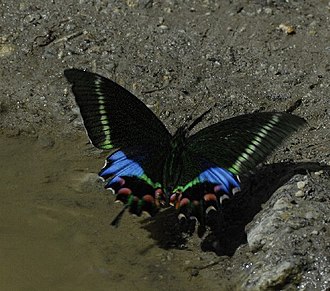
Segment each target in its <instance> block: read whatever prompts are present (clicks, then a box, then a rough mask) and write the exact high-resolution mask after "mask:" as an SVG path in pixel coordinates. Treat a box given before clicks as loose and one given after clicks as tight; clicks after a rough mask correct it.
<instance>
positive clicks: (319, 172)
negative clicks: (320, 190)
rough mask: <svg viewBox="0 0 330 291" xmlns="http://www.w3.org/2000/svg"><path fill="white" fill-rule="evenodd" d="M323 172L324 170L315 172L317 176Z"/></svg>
mask: <svg viewBox="0 0 330 291" xmlns="http://www.w3.org/2000/svg"><path fill="white" fill-rule="evenodd" d="M322 174H323V170H320V171H318V172H315V173H314V175H315V176H321V175H322Z"/></svg>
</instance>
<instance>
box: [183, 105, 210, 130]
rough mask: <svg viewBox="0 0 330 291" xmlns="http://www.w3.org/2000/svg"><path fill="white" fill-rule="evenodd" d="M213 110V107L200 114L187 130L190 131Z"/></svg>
mask: <svg viewBox="0 0 330 291" xmlns="http://www.w3.org/2000/svg"><path fill="white" fill-rule="evenodd" d="M212 109H213V107H211V108H209V109H208V110H206V111H205V112H204V113H202V114H201V115H200V116H199V117H197V118H196V119H195V120H194V121H193V122H192V124H190V125H189V127H188V130H189V131H190V130H192V129H193V128H194V127H195V126H196V125H197V124H198V123H200V122H201V121H202V120H203V118H204V117H205V115H207V114H209V113H210V112H211V110H212Z"/></svg>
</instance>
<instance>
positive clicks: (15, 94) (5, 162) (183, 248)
mask: <svg viewBox="0 0 330 291" xmlns="http://www.w3.org/2000/svg"><path fill="white" fill-rule="evenodd" d="M0 15H1V17H0V65H1V66H0V68H1V69H0V75H1V78H0V119H1V122H0V128H1V132H2V135H1V138H0V156H1V164H0V170H1V171H0V173H1V180H0V197H1V201H2V203H1V206H0V207H1V209H0V260H1V267H0V289H1V290H44V289H48V290H129V289H131V290H155V289H159V290H168V289H171V290H197V289H198V290H226V289H237V290H270V289H272V290H275V289H276V290H279V289H283V290H295V289H299V290H328V288H330V282H329V277H330V269H329V265H330V264H329V253H330V252H329V245H330V238H329V221H330V206H329V189H330V183H329V174H328V168H327V167H326V165H329V163H330V161H329V153H330V146H329V144H330V130H329V124H330V111H329V109H330V108H329V107H330V105H329V104H330V102H329V96H330V88H329V84H330V62H329V60H330V42H329V27H330V4H329V3H328V1H320V0H313V1H281V0H274V1H270V0H269V1H268V0H267V1H266V0H265V1H261V0H259V1H257V0H256V1H212V0H208V1H170V0H168V1H167V0H165V1H155V0H126V1H102V0H97V1H86V0H81V1H72V0H71V1H63V0H49V1H40V0H32V1H25V0H22V1H9V0H3V1H2V2H1V3H0ZM68 67H77V68H82V69H88V70H91V71H95V72H97V73H99V74H102V75H104V76H107V77H109V78H111V79H113V80H115V81H116V82H118V83H120V84H121V85H123V86H124V87H126V88H127V89H129V90H130V91H131V92H133V93H134V94H135V95H137V96H139V98H141V100H143V101H144V102H145V103H146V104H147V105H148V106H150V108H151V109H152V110H153V111H154V112H155V114H157V116H159V117H160V119H161V120H162V121H163V122H164V123H165V124H166V126H167V127H168V128H169V129H170V130H171V131H174V130H175V128H176V127H177V126H179V125H180V124H182V122H183V120H184V119H185V118H187V117H188V116H190V115H193V116H197V115H198V114H200V113H202V112H203V111H205V110H206V109H208V108H210V107H213V106H214V105H216V107H215V108H214V109H213V111H212V114H211V115H210V116H209V117H208V118H206V119H205V121H204V122H203V124H202V125H201V126H207V125H209V124H211V123H214V122H216V121H219V120H221V119H223V118H227V117H231V116H234V115H238V114H242V113H247V112H254V111H285V110H286V109H288V108H289V107H291V106H294V105H296V106H295V110H294V113H295V114H297V115H299V116H301V117H304V118H305V119H306V120H307V121H308V126H307V127H306V128H305V129H303V130H301V131H300V132H299V133H297V134H296V135H294V136H293V137H292V139H290V140H289V141H288V142H287V143H286V144H285V145H284V146H283V147H281V148H280V149H279V150H278V151H276V153H274V154H273V155H272V156H271V157H270V158H269V163H270V164H272V165H268V166H265V167H263V168H261V169H259V170H257V171H256V172H255V173H254V174H250V175H249V176H247V177H243V180H244V181H243V186H245V189H249V191H248V190H245V191H243V194H244V193H245V194H247V195H245V196H240V197H238V198H237V200H235V201H233V202H232V203H231V204H230V205H229V206H228V209H227V210H226V212H225V218H226V221H227V223H228V225H229V226H228V231H227V232H226V233H225V236H221V239H219V237H218V238H217V240H215V239H214V237H212V236H209V237H207V238H205V239H204V240H200V238H198V237H197V235H194V236H192V237H187V238H182V237H180V236H179V234H178V233H177V229H176V226H175V214H174V213H173V211H171V210H168V211H165V212H163V213H160V215H159V216H157V217H156V218H155V219H153V220H150V219H145V218H135V217H131V216H128V215H127V216H124V219H123V223H122V225H121V227H120V228H118V229H113V228H111V227H110V226H109V223H110V221H111V219H112V218H113V216H114V215H115V214H116V213H117V212H118V211H119V210H120V208H121V207H120V206H119V205H117V204H114V202H113V200H114V199H113V197H112V196H111V195H109V193H108V192H106V191H105V190H103V187H102V184H101V183H100V182H99V181H98V180H97V178H96V175H95V173H97V172H98V170H99V169H100V167H101V166H102V165H103V160H104V157H105V156H106V153H100V152H99V151H97V150H95V149H93V148H92V147H91V146H90V145H87V144H86V143H87V138H86V136H85V133H84V130H83V128H82V123H81V119H80V116H79V111H78V109H77V107H76V105H75V103H74V99H73V96H72V94H71V92H70V86H69V85H68V83H67V82H66V80H65V78H64V76H63V70H64V69H66V68H68ZM284 162H285V163H284ZM251 189H252V190H251ZM299 191H300V192H299ZM215 242H217V244H215ZM207 251H208V252H207Z"/></svg>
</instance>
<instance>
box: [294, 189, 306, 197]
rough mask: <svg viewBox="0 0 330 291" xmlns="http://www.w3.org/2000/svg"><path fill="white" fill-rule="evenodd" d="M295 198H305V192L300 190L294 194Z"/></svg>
mask: <svg viewBox="0 0 330 291" xmlns="http://www.w3.org/2000/svg"><path fill="white" fill-rule="evenodd" d="M294 196H296V197H304V196H305V194H304V191H302V190H298V191H297V192H296V193H295V194H294Z"/></svg>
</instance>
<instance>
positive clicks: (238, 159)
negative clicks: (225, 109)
mask: <svg viewBox="0 0 330 291" xmlns="http://www.w3.org/2000/svg"><path fill="white" fill-rule="evenodd" d="M305 123H306V121H305V120H304V119H302V118H300V117H298V116H295V115H291V114H288V113H272V112H262V113H252V114H245V115H240V116H237V117H233V118H230V119H227V120H224V121H221V122H219V123H216V124H214V125H211V126H209V127H206V128H204V129H202V130H201V131H199V132H197V133H196V134H194V135H192V136H190V137H189V138H188V140H187V151H188V152H192V153H194V154H195V155H197V156H200V157H202V158H203V159H205V160H207V161H209V162H211V163H214V164H216V165H217V166H219V167H221V168H225V169H228V170H229V171H230V172H231V173H233V174H235V175H238V174H240V173H242V172H245V171H248V170H250V169H253V167H255V166H256V165H257V164H259V163H261V162H262V161H264V160H265V158H266V157H267V156H268V155H269V154H270V153H271V152H272V151H273V150H274V149H275V148H276V147H277V146H278V145H280V143H281V142H282V141H283V140H284V139H285V138H286V137H288V136H289V135H290V134H292V133H293V132H294V131H296V130H297V129H298V128H299V127H301V126H303V125H304V124H305Z"/></svg>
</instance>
